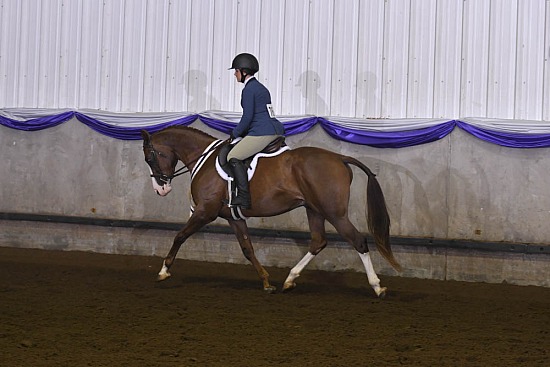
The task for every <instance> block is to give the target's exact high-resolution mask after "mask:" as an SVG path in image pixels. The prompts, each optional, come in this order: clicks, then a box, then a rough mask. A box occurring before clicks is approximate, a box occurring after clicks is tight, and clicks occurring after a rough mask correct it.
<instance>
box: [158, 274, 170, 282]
mask: <svg viewBox="0 0 550 367" xmlns="http://www.w3.org/2000/svg"><path fill="white" fill-rule="evenodd" d="M171 276H172V274H170V273H168V272H165V273H159V275H158V276H157V282H162V281H163V280H166V279H168V278H170V277H171Z"/></svg>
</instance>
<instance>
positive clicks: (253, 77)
mask: <svg viewBox="0 0 550 367" xmlns="http://www.w3.org/2000/svg"><path fill="white" fill-rule="evenodd" d="M252 79H256V77H255V76H254V75H252V76H251V77H250V78H248V79H246V80H245V81H244V85H246V83H248V82H249V81H251V80H252Z"/></svg>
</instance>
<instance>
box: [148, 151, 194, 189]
mask: <svg viewBox="0 0 550 367" xmlns="http://www.w3.org/2000/svg"><path fill="white" fill-rule="evenodd" d="M143 148H149V150H150V153H149V160H148V161H147V163H148V164H149V166H150V167H151V170H152V172H151V175H150V176H151V177H154V178H156V179H157V180H159V181H161V182H162V183H165V184H167V183H168V184H169V183H171V182H172V180H173V179H174V177H177V176H180V175H183V174H184V173H187V172H189V171H190V170H189V169H188V168H187V166H183V167H181V168H179V169H177V170H176V171H174V173H172V174H171V175H165V174H164V173H162V170H161V169H160V164H159V161H158V157H163V158H168V157H166V155H164V153H162V152H159V151H158V150H156V149H155V147H154V146H153V143H149V145H145V144H143ZM191 163H193V162H191ZM155 170H156V171H157V172H160V173H158V174H155V173H154V171H155Z"/></svg>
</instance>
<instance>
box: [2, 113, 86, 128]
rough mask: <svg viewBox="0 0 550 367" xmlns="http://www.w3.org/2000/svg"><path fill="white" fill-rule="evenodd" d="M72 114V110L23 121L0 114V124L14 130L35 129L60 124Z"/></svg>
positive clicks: (71, 116)
mask: <svg viewBox="0 0 550 367" xmlns="http://www.w3.org/2000/svg"><path fill="white" fill-rule="evenodd" d="M74 114H75V112H74V111H67V112H63V113H60V114H57V115H52V116H43V117H38V118H35V119H31V120H25V121H19V120H14V119H10V118H8V117H3V116H0V124H1V125H4V126H7V127H10V128H12V129H16V130H23V131H37V130H43V129H48V128H50V127H54V126H57V125H59V124H62V123H64V122H65V121H67V120H70V119H71V118H73V116H74Z"/></svg>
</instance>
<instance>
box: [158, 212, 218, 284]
mask: <svg viewBox="0 0 550 367" xmlns="http://www.w3.org/2000/svg"><path fill="white" fill-rule="evenodd" d="M214 219H215V217H214ZM212 220H213V219H211V217H210V216H206V215H204V213H202V212H200V211H198V210H195V212H194V213H193V215H191V217H190V218H189V221H187V223H186V224H185V226H184V227H183V228H182V230H181V231H179V232H178V234H177V235H176V237H175V238H174V242H173V243H172V247H171V248H170V251H169V252H168V255H166V257H165V258H164V261H163V262H162V268H161V269H160V272H159V274H158V276H157V280H158V281H162V280H165V279H167V278H169V277H170V276H171V274H170V272H169V271H168V270H169V269H170V267H171V266H172V265H173V264H174V261H175V260H176V255H177V254H178V251H179V249H180V247H181V245H182V244H183V243H184V242H185V240H187V239H188V238H189V237H190V236H191V235H192V234H193V233H195V232H197V231H198V230H199V229H201V228H202V227H203V226H205V225H206V224H208V223H210V222H211V221H212Z"/></svg>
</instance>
